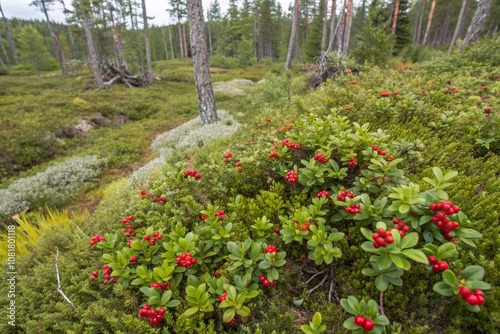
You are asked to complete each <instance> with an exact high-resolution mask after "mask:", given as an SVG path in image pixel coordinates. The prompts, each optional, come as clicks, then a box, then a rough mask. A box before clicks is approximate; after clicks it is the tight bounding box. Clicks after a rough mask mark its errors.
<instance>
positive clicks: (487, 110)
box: [484, 107, 493, 116]
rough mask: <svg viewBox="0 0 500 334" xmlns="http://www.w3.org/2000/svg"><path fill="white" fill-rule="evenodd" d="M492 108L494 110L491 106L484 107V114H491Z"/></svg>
mask: <svg viewBox="0 0 500 334" xmlns="http://www.w3.org/2000/svg"><path fill="white" fill-rule="evenodd" d="M492 110H493V109H492V108H491V107H487V108H484V115H485V116H488V115H489V114H491V111H492Z"/></svg>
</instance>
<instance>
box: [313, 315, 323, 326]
mask: <svg viewBox="0 0 500 334" xmlns="http://www.w3.org/2000/svg"><path fill="white" fill-rule="evenodd" d="M312 323H313V324H314V325H315V326H316V327H319V326H320V325H321V313H319V312H316V313H314V315H313V317H312Z"/></svg>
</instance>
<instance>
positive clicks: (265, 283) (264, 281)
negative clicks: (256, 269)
mask: <svg viewBox="0 0 500 334" xmlns="http://www.w3.org/2000/svg"><path fill="white" fill-rule="evenodd" d="M259 281H260V282H261V283H262V285H263V286H276V280H274V281H272V282H269V280H268V279H267V277H266V276H265V275H260V276H259Z"/></svg>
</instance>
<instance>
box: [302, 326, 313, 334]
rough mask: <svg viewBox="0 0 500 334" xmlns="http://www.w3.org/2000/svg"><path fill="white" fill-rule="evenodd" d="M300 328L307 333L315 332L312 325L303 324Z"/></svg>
mask: <svg viewBox="0 0 500 334" xmlns="http://www.w3.org/2000/svg"><path fill="white" fill-rule="evenodd" d="M300 329H301V330H302V331H303V332H304V333H305V334H314V332H313V331H312V329H311V327H310V326H309V325H301V326H300Z"/></svg>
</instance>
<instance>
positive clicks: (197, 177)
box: [184, 169, 201, 179]
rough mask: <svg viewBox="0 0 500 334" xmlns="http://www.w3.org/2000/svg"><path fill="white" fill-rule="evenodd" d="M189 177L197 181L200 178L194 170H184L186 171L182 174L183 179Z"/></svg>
mask: <svg viewBox="0 0 500 334" xmlns="http://www.w3.org/2000/svg"><path fill="white" fill-rule="evenodd" d="M190 176H191V177H194V178H195V179H199V178H201V175H200V173H198V172H197V171H196V169H188V170H186V171H185V172H184V177H185V178H188V177H190Z"/></svg>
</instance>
